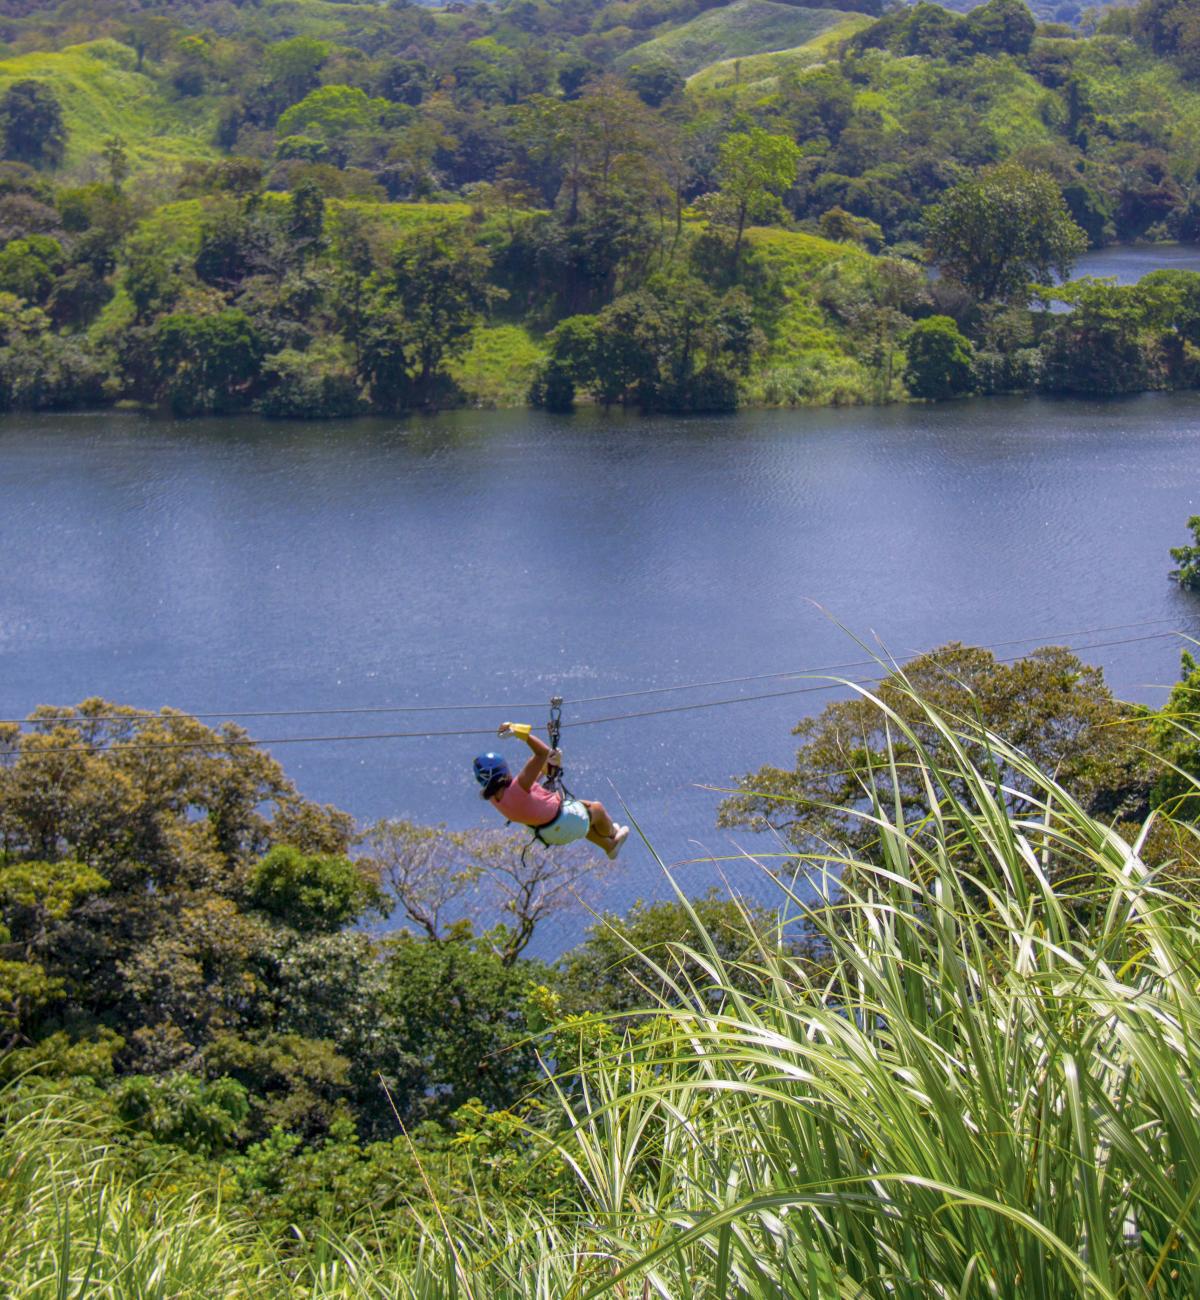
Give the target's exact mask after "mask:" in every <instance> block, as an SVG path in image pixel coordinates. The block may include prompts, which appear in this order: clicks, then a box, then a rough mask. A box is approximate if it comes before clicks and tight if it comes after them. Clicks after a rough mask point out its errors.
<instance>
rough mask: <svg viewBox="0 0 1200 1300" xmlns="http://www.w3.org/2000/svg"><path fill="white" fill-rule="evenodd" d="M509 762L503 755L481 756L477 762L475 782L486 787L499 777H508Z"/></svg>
mask: <svg viewBox="0 0 1200 1300" xmlns="http://www.w3.org/2000/svg"><path fill="white" fill-rule="evenodd" d="M508 775H509V771H508V762H507V761H506V759H505V758H504V755H503V754H480V755H479V757H478V758H477V759H476V760H475V780H476V781H478V782H479V784H480V785H482V786H486V785H488V784H490V783H491V782H492V781H494V780H495V779H496V777H498V776H508Z"/></svg>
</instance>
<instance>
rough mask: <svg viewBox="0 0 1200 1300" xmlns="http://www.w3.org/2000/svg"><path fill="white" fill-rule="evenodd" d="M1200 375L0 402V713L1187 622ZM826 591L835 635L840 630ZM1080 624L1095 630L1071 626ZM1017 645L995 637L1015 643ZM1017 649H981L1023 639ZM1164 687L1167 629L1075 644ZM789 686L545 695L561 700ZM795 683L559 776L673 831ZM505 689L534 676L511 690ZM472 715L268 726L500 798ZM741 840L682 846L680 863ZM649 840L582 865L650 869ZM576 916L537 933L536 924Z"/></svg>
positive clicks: (405, 799)
mask: <svg viewBox="0 0 1200 1300" xmlns="http://www.w3.org/2000/svg"><path fill="white" fill-rule="evenodd" d="M1198 452H1200V396H1190V395H1177V396H1166V395H1152V396H1146V397H1140V398H1135V399H1130V400H1125V401H1119V402H1110V403H1103V404H1101V403H1085V402H1073V401H1051V400H1033V399H1030V400H1020V399H1015V400H992V401H987V402H974V403H964V404H958V405H948V406H943V407H940V408H934V409H925V408H921V407H895V408H890V409H886V410H855V411H841V412H834V411H824V412H820V411H818V412H813V411H801V412H776V413H755V414H744V415H739V416H737V417H731V418H722V419H693V420H672V419H656V420H642V419H637V418H632V417H620V416H613V417H609V418H605V417H603V416H601V415H598V414H589V413H580V414H577V415H575V416H574V417H552V416H547V415H540V414H537V413H530V412H492V413H471V412H459V413H454V414H450V415H443V416H439V417H436V418H432V419H414V420H410V421H404V422H395V423H389V422H357V423H350V424H329V425H320V426H297V425H287V424H269V423H265V422H261V421H253V420H249V421H224V422H212V423H189V424H186V425H185V424H173V423H168V422H162V421H155V420H151V419H148V418H142V417H137V416H130V415H123V414H112V413H108V414H99V415H72V416H53V417H51V416H47V417H39V418H29V417H20V418H16V417H13V418H8V419H6V420H4V421H0V548H2V554H3V556H4V563H3V566H2V568H0V716H4V717H17V716H21V715H23V714H25V713H26V712H27V711H28V710H29V709H31V708H32V707H33V706H34V705H36V704H39V703H54V704H65V703H73V702H77V701H78V700H80V699H82V698H83V697H85V696H88V695H94V694H96V695H103V696H106V697H108V698H110V699H112V700H116V701H121V702H125V703H129V704H134V705H138V706H143V707H158V706H160V705H164V704H170V705H173V706H176V707H180V708H184V709H190V710H195V711H201V712H209V711H215V712H226V711H237V710H253V709H276V708H278V709H301V708H302V709H328V708H340V707H354V708H362V707H372V706H375V707H379V706H413V705H439V704H464V703H474V702H480V703H489V704H495V705H496V706H497V707H496V708H495V710H494V711H487V712H484V713H482V714H480V713H474V712H470V711H460V712H456V713H448V714H445V715H436V716H421V715H418V716H416V717H413V716H404V715H382V716H368V717H349V718H346V717H333V718H321V719H299V720H296V719H281V720H274V721H265V720H264V721H262V722H258V723H254V724H252V731H253V733H254V734H255V735H257V736H260V737H264V738H267V739H276V738H281V737H287V736H294V735H305V734H310V735H311V734H316V735H324V734H330V733H342V732H357V733H363V732H378V731H394V730H417V729H421V728H423V727H431V726H432V727H437V728H446V729H458V728H464V729H470V728H484V729H490V728H493V727H494V726H495V725H496V724H497V723H499V722H500V721H501V720H503V718H505V717H506V716H515V717H517V718H524V719H528V720H531V721H538V720H539V718H540V717H544V714H545V709H544V707H542V706H541V702H542V701H544V700H546V699H547V698H548V697H549V696H550V695H551V694H552V693H554V692H561V693H563V694H564V695H566V696H567V697H568V698H569V699H570V698H575V699H578V698H580V697H583V696H593V695H600V694H609V693H614V692H622V691H634V690H641V689H646V688H649V687H653V686H669V685H673V684H676V683H681V682H689V681H695V680H707V679H710V678H719V677H726V676H738V675H742V674H752V673H771V672H779V671H783V670H788V669H805V668H812V667H820V666H823V665H832V664H838V663H843V662H846V661H852V660H858V659H861V658H863V651H862V650H861V648H860V647H859V646H857V645H856V644H855V643H854V641H853V639H852V637H853V636H858V637H861V638H863V639H865V640H867V641H870V642H872V643H876V642H877V643H878V644H880V645H882V646H884V647H886V649H887V650H888V651H890V652H891V653H893V654H896V655H900V656H903V655H908V654H910V653H911V652H913V651H916V650H919V649H923V648H927V647H929V646H932V645H934V644H937V643H939V642H942V641H945V640H948V639H950V638H961V639H963V640H967V641H974V642H981V643H993V642H1000V641H1010V640H1012V639H1014V638H1018V637H1028V638H1031V640H1030V642H1029V644H1031V645H1032V644H1034V643H1035V642H1036V641H1037V640H1038V639H1042V638H1044V637H1047V636H1051V635H1053V634H1056V633H1063V632H1071V631H1075V630H1077V629H1087V628H1096V627H1102V626H1105V625H1110V624H1120V623H1133V622H1140V621H1143V620H1156V619H1165V620H1167V622H1164V623H1161V624H1155V625H1153V626H1149V627H1146V628H1144V629H1133V630H1130V631H1128V632H1115V633H1110V634H1107V635H1100V636H1096V637H1093V638H1090V639H1091V640H1096V641H1101V640H1112V639H1117V638H1121V637H1125V636H1138V635H1146V634H1150V633H1157V632H1160V631H1162V630H1164V629H1166V628H1170V627H1172V626H1180V627H1186V628H1189V629H1190V630H1192V631H1193V632H1198V631H1200V617H1198V615H1200V602H1198V601H1197V600H1196V599H1195V598H1193V597H1190V596H1188V595H1186V594H1183V593H1181V592H1180V591H1179V590H1178V589H1177V588H1176V587H1175V586H1174V584H1172V583H1170V582H1169V581H1168V580H1167V578H1166V571H1167V569H1168V568H1169V565H1170V562H1169V559H1168V556H1167V548H1168V547H1169V546H1171V545H1176V544H1179V543H1180V542H1182V541H1184V540H1185V539H1186V528H1185V521H1186V519H1187V517H1188V516H1189V515H1190V514H1194V513H1197V512H1200V475H1198V474H1197V464H1198V454H1197V453H1198ZM838 622H840V623H841V624H843V625H844V627H845V628H846V629H848V630H843V628H842V627H839V626H838ZM1078 640H1080V641H1086V640H1088V638H1079V639H1078ZM1019 648H1021V647H1014V649H1019ZM1012 652H1013V650H1012V649H1010V650H1008V651H1005V652H1003V653H1012ZM1087 657H1089V658H1092V659H1094V660H1095V661H1096V662H1098V663H1101V664H1103V665H1104V666H1105V668H1106V669H1107V670H1108V671H1109V674H1110V679H1111V681H1112V683H1113V685H1114V687H1115V688H1116V689H1117V690H1118V691H1119V692H1120V693H1122V694H1123V695H1125V696H1127V697H1131V698H1136V699H1141V700H1147V701H1152V700H1156V699H1160V698H1161V695H1162V689H1163V688H1164V687H1165V686H1166V684H1168V683H1169V682H1170V681H1171V680H1172V679H1173V678H1174V676H1175V674H1176V667H1177V662H1178V648H1177V645H1176V643H1174V642H1172V641H1170V640H1158V641H1147V642H1140V643H1138V644H1132V645H1125V646H1112V647H1109V648H1106V649H1099V650H1096V651H1094V652H1093V653H1092V654H1090V655H1089V656H1087ZM804 685H805V683H804V682H803V681H800V682H791V683H787V682H784V683H779V682H768V683H763V684H757V685H756V684H748V685H744V686H733V687H719V688H714V689H711V690H709V691H699V692H694V693H692V694H686V695H685V694H675V695H665V696H661V697H650V698H648V699H645V700H633V701H617V702H614V703H611V704H595V705H574V706H573V705H568V708H567V712H566V716H567V719H568V720H569V721H578V720H580V719H582V718H587V717H597V716H604V715H608V714H612V713H624V712H627V711H630V710H633V709H636V708H642V707H654V706H660V705H676V704H681V703H685V702H696V701H698V700H702V699H706V698H707V699H712V698H724V697H727V696H729V695H735V694H739V693H741V694H753V693H755V692H756V691H762V690H779V689H795V688H797V687H801V686H804ZM829 698H831V696H830V695H828V694H822V693H811V692H810V693H807V694H802V695H797V696H795V697H793V698H785V699H775V700H766V701H759V702H754V703H746V704H740V705H736V706H732V707H727V708H721V709H716V710H712V711H700V712H681V713H672V714H666V715H663V716H659V717H654V718H647V719H638V720H629V721H624V722H618V723H613V724H610V725H605V726H596V727H586V728H580V729H578V730H575V731H570V732H567V733H566V735H565V741H566V749H567V755H568V760H569V766H570V771H569V777H570V783H571V785H572V786H573V788H574V789H575V791H576V793H579V794H584V795H587V796H591V797H599V798H602V799H605V800H606V801H608V802H610V804H617V803H619V802H620V801H621V800H624V801H625V802H626V803H627V805H628V807H629V810H630V812H631V813H632V814H633V815H634V816H636V817H637V818H638V819H639V821H640V822H641V824H642V825H643V827H644V829H645V831H646V833H647V834H648V836H649V837H650V839H651V840H652V841H653V842H654V844H655V845H656V847H657V849H658V851H659V852H660V853H661V855H662V856H663V857H664V858H665V859H667V860H668V861H685V860H689V859H693V858H703V857H704V856H705V855H709V854H717V855H725V854H730V853H736V851H737V849H738V846H739V845H746V846H749V847H751V848H754V847H759V846H757V845H756V843H755V840H754V837H752V836H747V835H730V834H728V833H726V832H718V831H717V830H716V829H714V820H715V808H716V803H717V800H718V796H717V795H716V794H714V793H712V792H711V791H710V790H709V789H706V788H705V787H708V786H715V787H727V786H728V785H729V783H730V782H731V781H732V779H733V778H734V777H735V776H736V775H737V774H738V773H740V772H744V771H746V770H749V769H751V768H753V767H755V766H758V765H759V764H762V763H765V762H775V763H785V762H787V761H788V759H789V756H790V754H791V752H792V745H791V740H790V737H789V729H790V727H791V725H792V724H793V723H794V722H795V720H796V719H797V718H798V717H799V716H801V715H803V714H804V713H806V712H808V711H810V710H813V709H816V708H818V707H819V706H820V705H821V704H822V703H823V702H824V701H826V700H828V699H829ZM525 702H528V703H531V704H536V705H538V707H523V705H524V703H525ZM487 745H488V741H487V738H486V737H480V738H479V739H478V740H477V739H475V738H473V737H457V738H440V739H426V740H408V739H392V740H372V741H363V742H359V743H353V742H346V741H342V742H336V743H321V744H313V745H296V746H287V745H280V746H278V747H277V749H276V752H277V754H278V756H279V757H280V758H281V759H282V761H283V762H284V764H285V766H286V767H287V770H288V772H289V773H290V774H291V775H292V776H293V778H294V779H295V780H296V781H297V783H298V784H299V786H300V787H301V789H302V790H303V791H304V792H305V793H306V794H307V795H309V796H311V797H313V798H317V799H320V800H328V801H331V802H333V803H335V804H338V805H340V806H341V807H344V808H347V809H349V810H350V811H351V812H353V813H354V814H355V815H356V816H357V817H359V818H360V819H362V820H364V821H368V820H371V819H374V818H377V817H381V816H385V815H389V816H405V817H411V818H415V819H418V820H421V821H426V822H436V821H446V822H447V823H450V824H452V825H455V826H463V825H470V824H485V823H486V822H487V821H488V819H489V818H492V817H494V814H492V813H491V812H490V810H488V809H486V808H485V807H484V806H483V805H482V804H481V803H480V801H479V799H478V797H477V794H476V792H475V788H474V786H473V783H472V781H471V778H470V772H469V765H470V759H471V757H472V755H473V754H474V753H475V752H476V751H477V750H478V749H479V748H481V747H487ZM722 871H724V872H725V873H727V874H728V875H729V877H730V878H732V879H733V880H734V881H735V883H737V884H738V885H739V886H740V887H747V886H748V885H750V884H751V883H753V882H754V879H755V877H754V874H753V872H752V871H751V870H750V869H749V868H748V867H746V866H745V865H744V864H739V863H737V862H733V863H726V864H724V865H723V866H722V867H721V868H718V867H715V866H714V865H713V864H712V863H710V862H700V863H696V864H692V865H684V866H680V867H679V868H678V875H679V878H680V879H681V880H682V882H683V883H684V884H685V885H686V886H687V887H688V888H689V889H692V890H699V889H701V888H703V887H705V886H707V885H708V884H710V883H712V882H713V881H715V880H718V879H720V878H721V873H722ZM665 887H666V886H665V882H664V880H663V878H662V875H661V872H660V871H659V869H658V867H657V866H656V865H655V864H654V862H653V860H652V858H651V856H650V855H649V853H648V852H647V851H646V850H645V848H644V847H643V846H641V845H640V844H636V845H635V844H632V843H631V845H630V848H629V850H628V852H627V855H626V856H625V857H624V858H623V859H622V861H621V863H620V869H619V870H613V871H611V872H610V873H609V874H608V875H607V876H606V877H605V879H604V885H603V890H602V892H601V896H600V901H601V902H602V903H603V904H604V905H606V906H609V907H614V908H618V909H623V908H625V907H627V906H628V905H629V904H630V903H631V902H632V901H633V900H634V899H635V898H637V897H649V896H656V895H661V894H662V893H663V892H664V891H665ZM581 926H582V921H581V920H574V921H570V922H565V923H563V924H561V925H559V926H557V927H554V928H552V929H548V930H547V931H545V932H544V933H543V935H542V937H541V939H540V948H541V951H543V952H553V951H554V950H556V949H558V948H560V947H561V946H563V945H565V944H567V943H569V942H570V941H572V940H573V939H574V938H576V937H577V936H578V934H579V932H580V929H581Z"/></svg>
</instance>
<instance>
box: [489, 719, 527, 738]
mask: <svg viewBox="0 0 1200 1300" xmlns="http://www.w3.org/2000/svg"><path fill="white" fill-rule="evenodd" d="M532 730H533V728H532V727H531V726H530V725H529V723H528V722H502V723H501V724H500V730H499V731H498V732H497V733H496V734H497V735H500V736H515V737H516V738H517V739H518V740H528V739H529V733H530V732H531V731H532Z"/></svg>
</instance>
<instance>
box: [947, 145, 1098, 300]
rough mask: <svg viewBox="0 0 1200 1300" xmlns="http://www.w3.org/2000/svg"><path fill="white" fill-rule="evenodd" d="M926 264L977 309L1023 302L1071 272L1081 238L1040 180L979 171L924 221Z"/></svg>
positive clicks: (1017, 170) (1041, 175)
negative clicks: (1036, 288)
mask: <svg viewBox="0 0 1200 1300" xmlns="http://www.w3.org/2000/svg"><path fill="white" fill-rule="evenodd" d="M925 226H926V238H927V241H928V245H929V252H930V255H931V257H932V258H933V260H934V261H935V262H937V264H938V265H939V266H940V267H941V269H942V272H943V274H945V275H948V276H950V277H951V278H953V279H955V280H957V281H958V282H959V283H960V284H962V285H964V286H965V287H966V288H967V289H968V290H969V291H970V292H971V293H972V294H973V295H974V296H975V297H976V298H977V299H978V300H979V301H980V302H994V301H1003V302H1021V303H1024V302H1027V301H1028V300H1029V295H1030V286H1031V284H1032V283H1034V282H1036V283H1041V284H1045V283H1048V282H1049V281H1050V279H1051V277H1052V275H1053V274H1054V273H1057V274H1058V275H1059V276H1060V277H1061V278H1063V279H1066V277H1067V276H1068V275H1069V274H1070V272H1071V267H1072V266H1073V264H1074V262H1075V258H1076V257H1078V256H1079V254H1080V253H1082V252H1083V251H1084V249H1086V248H1087V236H1086V235H1085V234H1084V232H1083V231H1082V230H1081V229H1080V228H1079V227H1078V226H1077V225H1076V224H1075V222H1074V221H1073V220H1072V218H1071V214H1070V212H1069V211H1068V210H1067V205H1066V203H1065V201H1064V200H1063V196H1062V191H1061V190H1060V189H1059V187H1058V183H1057V182H1056V181H1055V180H1054V178H1053V177H1052V176H1051V175H1050V174H1049V173H1048V172H1040V171H1030V170H1029V169H1028V168H1026V167H1022V166H1021V165H1020V164H1019V163H1016V162H1005V163H1000V164H998V165H996V166H994V167H985V168H984V169H983V170H982V171H981V172H979V174H978V175H977V176H974V177H972V178H971V179H970V180H966V181H963V182H961V183H960V184H958V185H956V186H954V188H953V189H951V190H949V191H948V192H947V194H946V195H945V197H944V198H943V199H942V201H941V202H940V203H938V204H935V205H934V206H933V207H931V208H929V209H928V210H927V211H926V214H925Z"/></svg>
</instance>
